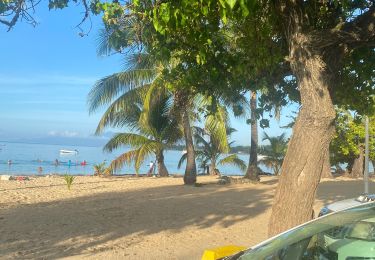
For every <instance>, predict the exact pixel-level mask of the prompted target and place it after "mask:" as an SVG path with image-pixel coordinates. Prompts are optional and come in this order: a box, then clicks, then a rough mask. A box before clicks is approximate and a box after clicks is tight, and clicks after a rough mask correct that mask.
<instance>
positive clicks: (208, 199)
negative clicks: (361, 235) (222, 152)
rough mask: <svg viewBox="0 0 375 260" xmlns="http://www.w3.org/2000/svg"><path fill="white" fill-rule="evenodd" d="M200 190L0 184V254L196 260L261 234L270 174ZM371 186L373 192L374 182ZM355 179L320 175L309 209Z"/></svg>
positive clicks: (343, 194)
mask: <svg viewBox="0 0 375 260" xmlns="http://www.w3.org/2000/svg"><path fill="white" fill-rule="evenodd" d="M198 181H199V182H200V183H205V184H207V185H203V186H202V187H189V186H184V185H182V179H181V178H162V179H161V178H146V177H142V178H120V177H117V178H116V177H113V178H100V177H89V176H87V177H77V178H76V180H75V182H74V184H73V187H72V190H70V191H69V190H67V188H66V186H65V184H64V179H63V178H62V177H38V178H32V179H31V180H30V181H0V258H1V259H24V258H28V259H57V258H59V259H61V258H64V259H82V258H89V259H200V257H201V255H202V252H203V251H204V249H206V248H212V247H216V246H220V245H226V244H236V245H243V246H248V247H250V246H252V245H254V244H256V243H258V242H261V241H262V240H264V239H266V238H267V222H268V219H269V216H270V208H271V204H272V198H273V194H274V191H275V188H276V183H277V178H275V177H264V178H262V183H261V184H259V185H254V184H236V185H224V186H222V185H217V184H214V183H215V182H216V181H217V180H216V178H215V177H208V176H204V177H199V178H198ZM370 188H371V190H373V191H374V190H375V185H374V183H372V184H371V187H370ZM362 191H363V183H362V181H360V180H350V179H343V178H340V179H334V180H323V181H322V183H321V184H320V186H319V189H318V194H317V200H316V203H315V210H316V211H319V208H320V207H321V206H322V205H323V204H325V203H329V202H332V201H336V200H340V199H345V198H351V197H355V196H356V195H358V194H359V193H361V192H362Z"/></svg>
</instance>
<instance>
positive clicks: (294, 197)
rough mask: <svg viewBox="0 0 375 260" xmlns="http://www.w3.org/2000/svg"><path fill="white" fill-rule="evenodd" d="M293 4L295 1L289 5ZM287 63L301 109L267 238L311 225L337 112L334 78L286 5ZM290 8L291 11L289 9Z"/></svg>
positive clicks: (296, 12)
mask: <svg viewBox="0 0 375 260" xmlns="http://www.w3.org/2000/svg"><path fill="white" fill-rule="evenodd" d="M293 3H295V4H296V2H293ZM281 8H284V9H283V10H282V11H284V12H286V17H287V19H288V20H287V21H286V24H285V28H286V29H285V31H286V37H287V39H288V44H289V60H290V65H291V69H292V71H293V74H294V75H295V77H296V79H297V82H298V88H299V91H300V96H301V104H302V108H301V110H300V112H299V115H298V117H297V120H296V123H295V125H294V127H293V135H292V137H291V140H290V142H289V145H288V151H287V153H286V156H285V159H284V162H283V165H282V170H281V171H282V173H283V174H282V175H281V176H280V178H279V184H278V187H277V189H276V194H275V199H274V202H273V206H272V213H271V218H270V222H269V229H268V233H269V235H270V236H272V235H275V234H278V233H280V232H282V231H285V230H287V229H290V228H291V227H294V226H297V225H299V224H301V223H304V222H306V221H308V220H310V219H311V218H312V216H313V204H314V200H315V195H316V190H317V187H318V184H319V181H320V177H321V174H322V169H323V164H324V161H325V158H326V154H327V152H328V149H329V144H330V142H331V139H332V137H333V134H334V119H335V110H334V106H333V103H332V99H331V96H330V93H329V86H330V85H331V84H332V83H333V82H334V78H335V74H334V73H333V72H332V71H331V69H332V67H330V68H328V66H327V64H326V62H325V61H324V58H323V53H322V51H320V50H315V49H311V48H312V47H311V44H310V40H311V39H310V38H309V37H308V36H307V35H306V34H304V32H303V26H302V24H303V19H305V18H304V17H303V11H302V10H300V9H298V7H295V6H292V7H289V6H287V7H286V8H285V6H283V7H281ZM293 8H294V9H293Z"/></svg>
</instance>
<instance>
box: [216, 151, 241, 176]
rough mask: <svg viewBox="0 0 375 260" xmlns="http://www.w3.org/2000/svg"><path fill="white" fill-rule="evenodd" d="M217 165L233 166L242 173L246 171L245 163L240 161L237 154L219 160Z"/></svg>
mask: <svg viewBox="0 0 375 260" xmlns="http://www.w3.org/2000/svg"><path fill="white" fill-rule="evenodd" d="M218 164H220V165H225V164H230V165H233V166H236V167H238V168H239V169H240V170H241V171H242V172H245V171H246V169H247V165H246V163H245V162H244V161H243V160H241V159H240V158H239V157H238V156H237V154H231V155H229V156H227V157H225V158H223V159H221V160H220V161H219V162H218Z"/></svg>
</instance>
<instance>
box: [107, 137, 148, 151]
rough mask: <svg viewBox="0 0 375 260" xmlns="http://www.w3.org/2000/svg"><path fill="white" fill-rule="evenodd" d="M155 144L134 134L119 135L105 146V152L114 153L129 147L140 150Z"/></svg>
mask: <svg viewBox="0 0 375 260" xmlns="http://www.w3.org/2000/svg"><path fill="white" fill-rule="evenodd" d="M151 142H154V140H150V139H149V138H147V137H145V136H143V135H139V134H133V133H119V134H116V135H115V136H114V137H112V138H111V139H110V140H109V141H108V143H107V144H106V145H105V146H104V148H103V150H104V151H108V152H112V151H113V150H115V149H117V148H119V147H120V146H124V145H129V146H131V147H137V148H140V147H141V146H142V145H144V144H147V143H151Z"/></svg>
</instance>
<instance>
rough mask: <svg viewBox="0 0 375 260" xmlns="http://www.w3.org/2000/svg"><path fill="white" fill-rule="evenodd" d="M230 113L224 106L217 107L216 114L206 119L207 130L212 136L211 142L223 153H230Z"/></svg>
mask: <svg viewBox="0 0 375 260" xmlns="http://www.w3.org/2000/svg"><path fill="white" fill-rule="evenodd" d="M227 126H228V113H227V111H226V109H225V108H224V107H222V106H219V105H218V106H217V110H216V112H214V113H213V114H210V115H208V116H207V117H206V121H205V129H207V131H208V132H209V134H210V137H211V140H212V141H213V142H215V143H216V144H217V147H218V148H219V150H220V151H221V152H223V153H227V152H228V151H229V145H228V139H227Z"/></svg>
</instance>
